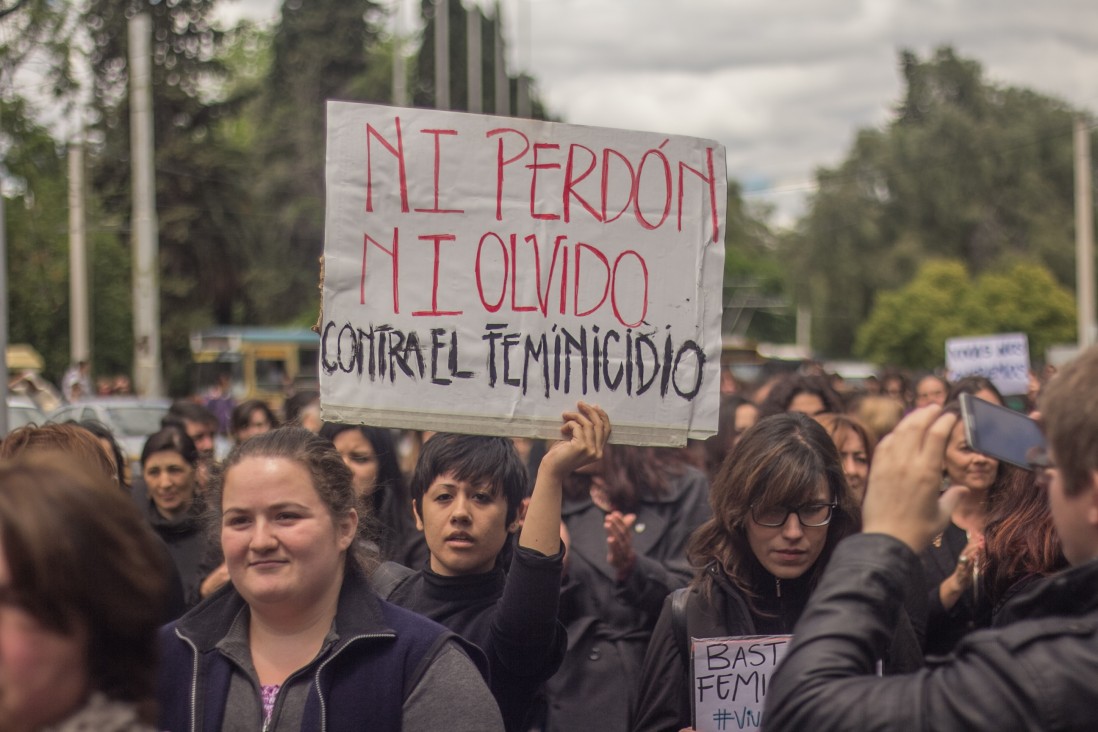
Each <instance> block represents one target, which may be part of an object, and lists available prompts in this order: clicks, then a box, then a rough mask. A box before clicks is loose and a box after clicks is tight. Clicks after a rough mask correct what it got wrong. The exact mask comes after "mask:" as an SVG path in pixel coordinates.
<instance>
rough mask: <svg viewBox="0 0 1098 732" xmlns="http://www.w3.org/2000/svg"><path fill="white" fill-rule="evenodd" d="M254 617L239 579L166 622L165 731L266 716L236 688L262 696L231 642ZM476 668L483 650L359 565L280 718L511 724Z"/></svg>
mask: <svg viewBox="0 0 1098 732" xmlns="http://www.w3.org/2000/svg"><path fill="white" fill-rule="evenodd" d="M249 617H250V615H249V609H248V606H247V603H246V602H245V601H244V598H243V597H241V596H240V594H239V593H237V592H236V590H235V588H234V587H233V586H232V584H231V583H230V584H227V585H225V586H224V587H222V588H221V589H220V590H218V591H217V592H215V593H214V594H212V595H211V596H210V597H209V598H208V599H207V600H206V602H203V603H202V604H201V605H199V606H198V607H196V608H194V609H193V610H191V611H190V612H189V613H187V614H186V615H184V616H183V617H182V618H181V619H180V620H179V621H177V622H176V623H173V624H172V625H168V626H165V627H163V628H161V629H160V656H161V661H160V668H159V673H158V677H159V680H158V687H157V689H158V690H157V702H158V705H159V725H158V727H157V729H165V730H173V731H174V732H181V731H182V730H221V729H226V728H229V729H232V728H236V729H239V728H240V726H241V722H242V721H244V722H247V717H249V716H251V714H254V715H255V716H256V717H261V716H262V712H261V707H262V705H261V704H259V703H257V704H255V705H254V706H253V707H252V708H251V709H250V710H249V709H248V708H247V705H246V704H241V703H239V702H240V697H237V698H236V699H235V700H234V692H235V693H240V692H244V693H246V694H247V695H248V696H253V697H258V696H259V688H258V687H257V686H254V685H253V684H258V681H257V680H256V679H254V678H253V679H251V680H250V681H249V680H248V678H247V677H248V671H247V670H245V669H243V668H241V667H240V666H239V665H238V664H239V661H238V660H237V659H236V654H235V653H234V652H233V651H232V649H231V647H229V646H226V645H225V641H226V640H227V639H230V638H232V637H234V636H235V635H238V634H240V633H243V636H244V638H245V639H246V637H247V631H246V630H244V631H241V630H240V628H239V627H236V626H237V624H238V623H241V622H245V623H246V622H248V618H249ZM245 644H246V641H245ZM247 652H248V651H247V650H245V653H247ZM465 654H468V655H465ZM249 660H250V659H249ZM454 661H457V664H455V663H454ZM474 664H475V665H474ZM440 669H442V670H444V671H445V674H447V675H442V674H440ZM477 671H480V672H481V673H484V672H485V664H484V660H483V657H482V655H481V653H480V651H479V650H477V649H476V648H473V647H472V646H470V645H469V644H468V643H466V642H465V641H463V640H461V639H460V638H457V637H456V636H454V635H453V634H452V633H450V632H449V631H447V630H446V629H444V628H442V627H441V626H439V625H438V624H437V623H433V622H431V621H429V620H426V619H424V618H422V617H420V616H418V615H416V614H415V613H411V612H408V611H407V610H404V609H401V608H398V607H395V606H394V605H392V604H390V603H387V602H382V601H380V600H379V599H378V597H377V595H375V594H374V592H373V590H372V589H371V587H370V586H369V583H368V582H367V580H366V578H365V577H364V575H363V574H362V573H361V572H360V571H359V570H358V568H357V567H354V568H350V569H349V570H348V572H347V573H346V574H345V575H344V578H343V585H342V587H341V588H340V591H339V601H338V606H337V609H336V616H335V618H334V620H333V622H332V626H331V629H330V631H329V634H328V638H327V639H326V640H325V644H324V646H323V647H322V648H321V651H320V653H319V654H317V656H316V657H315V658H314V659H313V660H312V661H310V662H309V664H307V665H306V666H305V667H303V668H302V669H300V670H298V671H297V672H295V673H294V674H291V675H290V677H288V678H287V679H286V680H285V681H284V682H283V683H282V684H281V687H282V688H281V689H280V690H279V699H278V700H277V701H276V703H275V707H276V710H275V714H273V715H272V719H271V722H272V724H274V725H275V726H276V728H299V729H301V730H309V731H310V732H311V731H312V730H335V731H339V730H348V731H350V730H362V729H363V728H364V727H365V726H369V728H370V729H377V730H398V729H428V728H429V727H428V726H427V725H428V724H436V722H437V720H438V719H439V714H440V713H441V711H442V710H445V711H451V712H452V713H453V714H454V719H452V720H449V722H448V723H447V724H446V725H438V726H445V728H446V729H454V730H457V729H461V730H468V732H482V731H484V730H502V725H501V724H500V718H499V713H498V711H497V710H496V708H495V704H494V702H493V701H492V697H491V696H490V695H489V694H488V690H487V688H486V686H485V684H484V680H483V679H482V678H481V676H480V675H479V674H478V673H477ZM252 674H254V668H253V669H252ZM238 679H242V680H243V681H244V684H243V685H240V684H238V683H237V680H238ZM249 687H250V688H249ZM455 695H460V698H456V699H455V698H452V697H454V696H455ZM234 701H235V702H237V703H234ZM257 702H258V700H257ZM242 717H243V718H245V719H243V720H242V719H241V718H242ZM257 727H258V725H256V726H252V727H251V729H256V728H257Z"/></svg>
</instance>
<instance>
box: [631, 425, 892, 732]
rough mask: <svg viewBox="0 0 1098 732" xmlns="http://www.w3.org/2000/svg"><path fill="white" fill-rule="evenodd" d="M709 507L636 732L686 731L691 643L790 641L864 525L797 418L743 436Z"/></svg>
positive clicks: (654, 654)
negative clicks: (838, 549) (834, 562)
mask: <svg viewBox="0 0 1098 732" xmlns="http://www.w3.org/2000/svg"><path fill="white" fill-rule="evenodd" d="M709 500H710V504H711V505H712V507H713V518H712V519H711V520H710V521H708V522H707V523H705V524H704V525H702V526H701V527H700V528H699V529H698V530H697V531H695V532H694V534H693V536H692V537H691V539H690V544H689V550H688V552H689V553H688V556H689V558H690V562H691V564H692V565H693V566H694V568H695V571H696V574H695V577H694V580H693V582H692V583H691V585H690V587H689V588H688V590H687V591H686V592H687V594H686V608H685V620H686V623H685V632H684V633H682V634H681V637H680V634H678V633H676V631H675V630H674V628H673V625H674V623H673V620H672V598H673V597H674V595H672V596H669V597H668V599H667V600H666V601H665V602H664V605H663V611H662V612H661V614H660V617H659V620H658V621H657V622H656V627H655V630H654V631H653V634H652V640H651V642H650V644H649V646H648V653H647V655H646V656H645V659H644V669H643V672H642V675H641V686H640V692H639V694H638V707H637V708H636V710H635V714H634V715H633V727H632V729H633V730H635V731H637V732H641V731H647V730H660V731H661V732H664V731H666V730H680V729H683V728H689V727H690V699H691V693H692V692H691V681H690V671H689V668H690V665H689V661H690V651H689V649H688V648H687V647H686V645H687V644H688V639H689V638H691V637H693V638H720V637H726V636H743V635H781V634H787V633H792V632H793V626H794V625H795V624H796V622H797V620H798V619H799V618H800V616H801V612H802V611H803V610H804V607H805V604H806V602H807V600H808V596H809V594H810V593H811V591H812V588H813V587H814V586H815V585H816V582H817V581H818V579H819V577H820V575H821V574H822V572H823V569H824V566H825V565H826V564H827V560H828V558H829V557H830V556H831V552H832V550H833V549H834V548H835V545H836V544H837V543H838V542H839V541H840V540H841V539H843V538H844V537H846V536H848V535H850V534H853V533H855V532H856V531H857V530H858V524H859V520H860V518H859V517H860V510H859V508H858V503H857V501H856V500H855V498H854V496H853V494H852V493H851V491H850V487H849V486H848V484H847V482H846V479H845V478H844V476H843V467H842V464H841V463H840V461H839V453H838V450H837V449H836V448H835V443H834V442H833V441H832V440H831V437H830V436H829V435H828V433H827V431H826V430H825V429H824V428H823V427H822V426H821V425H820V424H818V423H817V422H815V421H814V420H812V419H811V418H809V417H806V416H805V415H803V414H798V413H792V412H790V413H785V414H777V415H774V416H771V417H767V418H765V419H763V420H761V421H759V422H758V423H757V424H756V425H755V426H754V427H752V428H751V429H749V430H747V432H745V433H744V435H743V438H742V439H741V440H740V441H739V443H738V444H737V445H736V446H735V447H734V448H733V449H732V451H731V452H730V453H729V454H728V456H727V458H726V459H725V461H724V464H723V465H722V466H721V470H720V472H719V473H718V475H717V478H716V480H715V481H714V483H713V485H712V488H711V489H710V497H709ZM912 638H913V636H912Z"/></svg>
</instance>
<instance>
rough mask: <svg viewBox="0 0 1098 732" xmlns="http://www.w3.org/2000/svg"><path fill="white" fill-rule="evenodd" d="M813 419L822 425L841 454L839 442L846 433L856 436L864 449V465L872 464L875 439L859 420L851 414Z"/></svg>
mask: <svg viewBox="0 0 1098 732" xmlns="http://www.w3.org/2000/svg"><path fill="white" fill-rule="evenodd" d="M814 419H815V420H816V421H817V422H819V423H820V424H822V425H823V428H824V429H825V430H827V434H829V435H831V439H832V440H833V441H834V442H835V447H837V448H839V451H840V452H842V446H841V445H839V440H840V439H841V438H843V437H845V436H846V435H847V434H848V433H853V434H855V435H857V436H858V439H860V440H861V441H862V445H863V446H864V447H865V459H866V463H868V464H872V463H873V450H874V449H876V447H877V438H876V435H874V434H873V431H872V430H870V429H869V428H868V427H866V426H865V424H864V423H863V422H862V421H861V420H860V419H858V418H857V417H855V416H854V415H851V414H818V415H816V417H815V418H814Z"/></svg>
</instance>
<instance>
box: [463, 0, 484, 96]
mask: <svg viewBox="0 0 1098 732" xmlns="http://www.w3.org/2000/svg"><path fill="white" fill-rule="evenodd" d="M480 17H481V16H480V7H479V6H478V5H475V4H470V6H469V8H468V9H467V10H466V11H465V29H466V33H465V46H466V51H467V52H468V54H467V56H466V62H467V66H468V69H469V71H468V76H469V111H470V112H474V113H476V114H480V113H481V112H483V111H484V68H483V63H482V61H481V48H482V44H481V32H480V31H481V28H480Z"/></svg>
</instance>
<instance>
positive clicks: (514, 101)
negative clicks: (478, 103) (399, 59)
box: [412, 0, 551, 120]
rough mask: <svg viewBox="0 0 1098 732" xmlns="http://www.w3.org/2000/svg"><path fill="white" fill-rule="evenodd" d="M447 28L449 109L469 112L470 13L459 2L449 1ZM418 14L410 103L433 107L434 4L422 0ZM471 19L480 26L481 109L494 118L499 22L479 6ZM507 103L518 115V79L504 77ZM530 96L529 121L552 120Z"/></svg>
mask: <svg viewBox="0 0 1098 732" xmlns="http://www.w3.org/2000/svg"><path fill="white" fill-rule="evenodd" d="M448 6H449V10H450V12H449V21H450V23H449V28H450V34H449V35H450V39H449V40H450V109H453V110H456V111H469V108H470V104H469V81H468V79H469V65H468V62H467V56H468V50H467V49H468V46H467V39H468V37H469V36H468V23H469V18H470V13H469V12H467V11H466V9H465V6H464V4H463V3H462V2H461V0H450V1H449V3H448ZM420 8H421V13H422V16H423V33H422V36H421V40H420V45H419V50H418V52H417V53H416V58H415V63H414V65H413V67H414V75H413V85H412V103H413V104H414V105H415V106H417V107H434V106H435V99H436V97H435V11H436V8H437V5H435V3H434V2H433V0H422V2H421V5H420ZM472 17H474V18H475V19H476V22H479V23H480V24H481V31H480V37H481V52H480V58H481V65H480V67H481V89H482V90H483V94H484V99H483V102H482V107H481V108H482V109H483V110H484V112H486V113H488V114H494V113H495V109H496V81H495V79H496V54H495V46H494V44H495V37H496V34H497V32H498V29H497V26H498V24H499V22H500V19H499V18H498V17H493V18H489V17H488V16H487V15H485V14H484V11H483V10H482V9H481V7H480V6H479V5H477V6H474V7H473V8H472ZM504 73H505V74H506V76H507V85H508V99H509V100H510V112H509V113H510V114H518V84H519V79H518V77H517V76H512V75H511V74H509V73H507V71H506V68H505V69H504ZM527 81H528V82H530V83H531V88H530V89H529V93H530V118H531V119H543V120H549V119H551V116H550V114H549V112H548V110H547V109H546V108H545V105H544V104H543V103H542V101H541V99H540V98H539V97H538V95H537V93H536V92H535V91H534V89H533V88H532V80H529V79H528V80H527Z"/></svg>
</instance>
